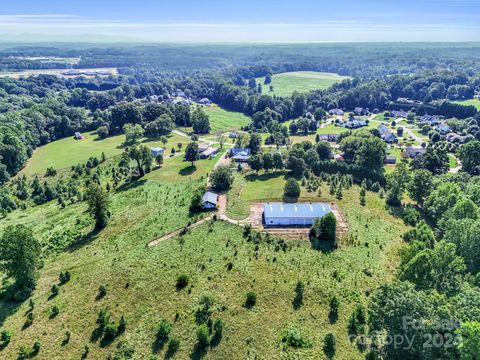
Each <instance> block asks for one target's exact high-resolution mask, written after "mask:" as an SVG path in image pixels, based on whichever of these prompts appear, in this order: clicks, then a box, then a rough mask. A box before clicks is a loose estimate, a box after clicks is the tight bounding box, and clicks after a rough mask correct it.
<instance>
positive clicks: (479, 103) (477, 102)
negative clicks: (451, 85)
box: [455, 99, 480, 111]
mask: <svg viewBox="0 0 480 360" xmlns="http://www.w3.org/2000/svg"><path fill="white" fill-rule="evenodd" d="M455 103H457V104H461V105H467V106H468V105H473V106H475V107H476V108H477V110H478V111H480V99H470V100H463V101H455Z"/></svg>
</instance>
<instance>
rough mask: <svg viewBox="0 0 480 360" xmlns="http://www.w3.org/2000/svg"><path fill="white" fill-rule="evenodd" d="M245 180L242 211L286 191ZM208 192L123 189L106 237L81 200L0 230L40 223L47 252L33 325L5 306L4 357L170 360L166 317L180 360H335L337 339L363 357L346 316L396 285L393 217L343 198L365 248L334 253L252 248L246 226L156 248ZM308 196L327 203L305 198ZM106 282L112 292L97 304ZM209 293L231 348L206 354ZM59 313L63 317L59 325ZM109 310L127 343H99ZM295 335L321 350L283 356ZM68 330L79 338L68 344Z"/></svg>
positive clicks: (21, 214)
mask: <svg viewBox="0 0 480 360" xmlns="http://www.w3.org/2000/svg"><path fill="white" fill-rule="evenodd" d="M157 171H159V172H160V171H161V170H157ZM242 179H243V178H237V179H236V180H235V181H236V183H235V186H234V189H233V190H232V193H231V194H230V195H229V201H230V199H232V198H235V197H236V196H240V197H241V200H242V201H243V206H248V203H249V202H250V201H256V200H258V199H265V198H271V196H272V195H271V194H272V189H278V188H279V187H281V186H282V184H283V183H282V182H283V177H282V176H280V177H279V176H278V174H277V175H267V176H265V177H263V176H260V177H259V178H255V179H251V180H249V179H247V180H242ZM244 181H247V184H245V183H244ZM200 183H201V181H200V182H199V181H181V182H178V181H169V182H167V181H161V180H158V181H155V182H153V181H149V180H142V181H140V182H137V183H133V184H131V185H129V186H126V187H123V188H121V189H120V190H119V191H117V192H116V193H115V194H114V195H112V214H113V216H112V218H111V221H110V223H109V225H108V227H107V228H106V229H105V230H103V231H101V232H99V233H95V232H92V230H91V229H92V227H93V223H92V221H91V220H90V218H89V216H88V215H87V214H86V212H85V205H84V204H83V203H78V204H74V205H69V206H67V207H66V208H65V209H63V210H61V209H60V208H59V207H58V206H57V205H56V203H49V204H46V205H43V206H40V207H34V208H28V209H27V210H25V211H15V212H13V213H11V214H9V215H8V216H7V218H6V219H5V220H3V221H2V222H1V224H0V232H1V231H2V229H3V228H4V227H5V226H7V225H9V224H16V223H23V224H29V225H32V226H34V231H35V234H36V235H37V236H38V238H39V239H41V241H42V244H43V247H44V249H46V250H48V252H47V254H49V255H47V256H46V258H45V260H44V265H43V267H42V269H40V270H39V282H38V287H37V289H36V290H35V292H34V294H33V297H32V298H33V300H34V302H35V307H34V310H33V313H34V314H35V320H34V321H33V324H32V325H31V326H29V327H26V328H24V324H25V321H26V314H27V312H28V309H29V305H28V302H25V303H24V304H21V305H19V306H18V305H13V304H7V303H3V302H0V328H1V329H8V330H10V331H12V332H13V337H12V341H11V343H10V344H9V345H8V346H7V347H6V348H5V349H3V350H0V357H1V358H2V359H15V358H16V357H17V353H18V349H19V348H20V347H21V346H22V345H27V346H29V347H31V346H32V344H33V342H34V341H36V340H39V341H40V342H41V344H42V348H41V350H40V353H39V355H38V358H42V359H48V358H52V359H58V358H73V359H78V358H80V357H81V355H82V353H83V352H84V349H85V346H88V349H89V355H88V357H87V358H91V359H100V358H102V359H103V358H106V357H107V356H108V355H117V356H118V358H119V359H125V358H129V357H127V356H126V355H125V354H127V353H130V352H131V351H132V350H133V351H134V353H133V356H132V357H131V358H133V359H163V358H165V356H166V354H165V353H166V348H160V347H158V346H156V345H155V338H156V332H157V327H158V324H159V322H160V320H161V319H167V320H168V321H170V322H171V323H172V324H173V328H172V333H171V335H172V336H175V337H176V338H178V339H179V340H180V349H179V351H178V353H177V354H176V355H175V357H174V358H178V359H187V358H194V359H198V358H201V357H204V358H205V359H227V358H261V359H264V358H268V359H278V358H302V359H326V357H325V355H324V353H323V350H322V347H323V338H324V337H325V335H326V333H328V332H332V333H334V334H335V336H336V339H337V354H338V356H339V358H348V359H363V357H364V355H363V354H361V353H360V352H359V351H358V350H357V348H356V346H355V344H351V343H350V342H349V341H348V338H347V336H348V332H347V324H348V318H349V315H350V313H351V312H352V310H353V308H354V307H355V306H356V304H358V303H364V302H365V300H366V296H367V295H366V294H368V293H369V292H370V291H371V290H373V289H374V288H375V287H376V286H377V285H378V284H380V283H383V282H385V281H388V280H389V279H391V278H392V276H393V274H394V271H395V266H396V263H397V257H396V256H397V255H396V254H397V250H398V248H399V246H400V244H401V242H402V241H401V239H400V234H401V233H402V232H403V231H404V230H405V226H404V225H403V222H402V221H401V220H399V219H397V218H395V217H393V216H392V215H390V214H389V213H388V212H387V210H385V207H384V202H383V201H382V200H380V199H379V198H378V197H377V195H376V194H373V193H368V194H367V206H366V207H361V206H359V205H358V188H353V189H351V190H347V191H345V192H344V200H341V201H340V202H339V205H340V208H341V209H342V211H343V212H344V213H345V216H346V217H347V219H348V222H349V224H350V226H351V234H352V236H353V237H354V238H355V239H358V240H357V241H356V242H355V244H356V245H355V246H345V247H343V248H341V249H339V250H337V251H335V252H332V253H322V252H319V251H316V250H312V249H311V247H310V244H309V243H308V242H305V241H288V242H286V243H285V242H283V241H281V240H280V239H277V238H274V237H270V236H261V237H259V238H255V241H248V240H247V239H246V238H244V236H243V229H242V228H241V227H238V226H235V225H231V224H229V223H224V222H221V221H216V222H215V221H214V222H207V223H206V224H204V225H201V226H199V227H196V228H193V229H191V230H190V231H189V232H188V233H187V234H185V235H184V236H180V237H176V238H172V239H169V240H167V241H164V242H161V243H160V244H159V245H157V246H155V247H146V246H145V245H146V244H147V243H148V242H149V241H150V240H152V239H155V238H158V237H161V236H162V235H163V234H166V233H168V232H170V231H172V230H174V229H177V228H179V227H181V226H183V225H184V224H187V223H188V222H189V221H194V219H193V218H191V217H190V215H189V212H188V206H189V201H190V196H191V194H192V190H193V189H194V188H196V187H197V186H198V185H199V184H200ZM242 190H243V191H242ZM277 192H278V191H277ZM238 193H240V194H241V195H237V194H238ZM322 194H325V196H322V197H321V199H322V200H329V196H328V195H326V194H328V190H327V189H326V188H325V189H323V190H322ZM302 198H304V199H308V200H314V199H319V198H318V197H317V196H316V195H315V194H313V193H307V192H306V191H303V193H302ZM243 211H245V210H243ZM66 270H68V271H70V272H71V274H72V279H71V280H70V281H69V282H68V283H66V284H65V285H62V286H60V293H59V294H58V295H57V296H56V297H53V298H51V296H50V294H51V291H50V289H51V287H52V286H53V285H54V284H58V275H59V273H60V272H61V271H66ZM180 274H187V275H188V277H189V285H188V286H187V287H186V288H185V289H183V290H178V289H176V279H177V277H178V276H179V275H180ZM299 280H301V281H303V282H304V284H305V295H304V300H303V305H302V306H301V307H300V308H299V309H297V310H295V309H294V307H293V305H292V301H293V299H294V296H295V293H294V288H295V284H296V283H297V281H299ZM102 285H103V286H106V288H107V293H106V296H105V297H103V298H101V299H98V298H97V295H98V289H99V287H100V286H102ZM247 291H254V292H256V294H257V304H256V305H255V306H254V307H253V308H251V309H248V308H246V307H245V306H244V302H245V295H246V292H247ZM204 295H209V296H211V297H212V298H213V299H214V305H213V314H212V317H213V319H218V318H221V319H223V321H224V322H225V328H224V333H223V337H222V339H221V341H220V342H219V343H218V344H217V345H216V346H214V347H212V348H210V349H208V351H207V352H206V353H202V352H199V351H197V349H196V347H195V344H196V335H195V331H196V329H197V326H198V325H197V324H196V321H195V311H196V309H197V308H198V303H199V300H200V298H201V297H202V296H204ZM333 295H336V296H337V297H339V299H340V313H339V318H338V320H337V321H336V322H331V321H330V320H329V316H328V311H329V305H328V303H329V299H330V297H331V296H333ZM55 305H57V306H58V307H59V309H60V313H59V314H58V315H57V316H56V317H51V311H52V308H53V306H55ZM104 308H108V309H109V312H110V314H111V319H112V320H114V321H116V322H118V320H119V319H120V317H121V316H124V317H125V319H126V321H127V326H126V331H125V332H124V334H122V335H120V336H119V337H118V338H117V339H115V340H114V341H113V342H111V343H109V342H104V341H102V340H100V339H95V337H94V336H93V337H92V335H93V334H94V330H95V329H96V327H97V324H96V318H97V314H98V312H99V311H100V310H101V309H104ZM290 328H296V329H298V331H300V332H301V333H302V334H303V336H304V337H305V338H306V339H307V340H308V341H309V343H310V344H311V346H310V347H308V348H305V349H301V350H295V349H292V348H289V349H283V348H282V345H281V338H282V333H284V332H285V331H286V330H287V329H290ZM67 330H69V331H70V332H71V339H70V341H69V342H68V343H67V344H65V343H63V340H64V337H65V332H66V331H67ZM259 334H261V336H259Z"/></svg>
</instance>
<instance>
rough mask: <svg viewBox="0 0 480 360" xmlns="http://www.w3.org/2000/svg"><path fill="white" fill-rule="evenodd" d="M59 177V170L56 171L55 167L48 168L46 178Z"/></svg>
mask: <svg viewBox="0 0 480 360" xmlns="http://www.w3.org/2000/svg"><path fill="white" fill-rule="evenodd" d="M55 175H57V170H55V169H54V168H53V167H48V168H47V171H46V172H45V176H55Z"/></svg>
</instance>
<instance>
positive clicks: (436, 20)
mask: <svg viewBox="0 0 480 360" xmlns="http://www.w3.org/2000/svg"><path fill="white" fill-rule="evenodd" d="M19 40H24V41H34V40H38V41H39V40H48V41H52V40H58V41H83V40H84V41H145V42H213V43H224V42H234V43H238V42H379V41H382V42H389V41H394V42H398V41H404V42H412V41H480V0H448V1H447V0H401V1H399V0H329V1H325V0H288V1H287V0H223V1H220V0H203V1H194V0H183V1H182V0H168V1H165V0H156V1H155V0H129V1H126V0H0V42H5V41H19Z"/></svg>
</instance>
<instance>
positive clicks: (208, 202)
mask: <svg viewBox="0 0 480 360" xmlns="http://www.w3.org/2000/svg"><path fill="white" fill-rule="evenodd" d="M217 202H218V195H217V194H215V193H214V192H211V191H207V192H205V194H203V197H202V206H203V208H204V209H215V208H216V207H217Z"/></svg>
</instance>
